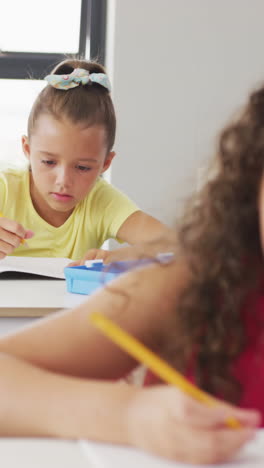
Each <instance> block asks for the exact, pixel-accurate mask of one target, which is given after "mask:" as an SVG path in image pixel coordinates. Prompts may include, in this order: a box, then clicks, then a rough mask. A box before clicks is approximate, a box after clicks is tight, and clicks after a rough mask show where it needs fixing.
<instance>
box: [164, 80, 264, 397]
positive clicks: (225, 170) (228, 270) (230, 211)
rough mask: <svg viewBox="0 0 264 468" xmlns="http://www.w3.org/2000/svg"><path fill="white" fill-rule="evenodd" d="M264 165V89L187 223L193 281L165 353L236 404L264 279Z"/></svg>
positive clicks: (186, 250)
mask: <svg viewBox="0 0 264 468" xmlns="http://www.w3.org/2000/svg"><path fill="white" fill-rule="evenodd" d="M263 163H264V86H263V87H261V88H260V89H259V90H256V91H254V92H253V93H252V94H251V95H250V97H249V100H248V103H247V104H246V106H245V108H244V109H243V110H242V112H241V113H240V115H239V116H238V117H236V118H235V119H234V120H233V121H232V123H231V124H230V125H228V126H227V127H226V128H225V129H224V130H223V131H222V133H221V135H220V138H219V143H218V149H217V154H216V157H215V160H214V164H213V166H212V167H211V170H212V169H213V171H212V172H211V177H210V178H209V179H208V181H207V183H206V184H205V186H204V187H203V188H202V189H201V191H200V193H198V194H196V195H195V196H194V197H193V199H192V200H191V201H190V203H189V205H188V206H187V208H186V211H185V213H184V216H183V219H182V220H181V222H180V225H179V231H178V241H179V247H180V249H181V251H182V253H183V254H184V256H185V258H186V259H187V262H188V265H189V268H190V271H191V278H192V279H191V282H190V283H189V285H188V287H187V288H186V290H185V291H184V293H183V294H182V296H181V299H180V302H179V304H178V306H177V310H176V312H175V315H174V317H173V322H174V324H173V328H174V332H171V336H170V338H168V343H169V345H168V346H166V349H164V354H165V355H166V357H167V358H168V357H169V360H170V361H171V362H172V363H173V364H174V365H175V366H176V367H178V368H179V369H180V370H181V371H183V372H184V371H185V372H187V371H188V369H189V370H190V366H191V367H193V370H194V373H195V377H196V381H197V383H198V384H199V385H200V386H201V387H202V388H204V389H205V390H207V391H209V392H211V393H213V394H218V395H221V396H222V397H225V398H226V399H228V400H229V401H238V398H239V395H240V387H239V384H238V382H236V381H235V379H234V377H233V376H232V363H233V362H234V359H235V358H236V357H238V355H239V354H240V353H241V351H242V350H243V349H244V347H245V344H246V339H245V330H244V324H243V319H242V317H241V310H242V309H241V308H242V307H243V304H244V302H245V300H246V298H247V297H249V295H250V292H251V291H252V290H254V289H255V288H258V287H259V284H260V278H261V274H263V263H262V258H263V253H262V248H261V239H260V227H259V213H258V198H259V189H260V182H261V178H262V175H263ZM250 313H253V311H250ZM192 364H193V366H192Z"/></svg>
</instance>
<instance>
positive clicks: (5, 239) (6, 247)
mask: <svg viewBox="0 0 264 468" xmlns="http://www.w3.org/2000/svg"><path fill="white" fill-rule="evenodd" d="M33 236H34V233H33V232H32V231H29V230H26V229H25V228H23V226H21V224H19V223H17V222H16V221H12V220H11V219H8V218H4V217H0V259H2V258H4V257H5V256H6V255H10V254H11V253H12V252H13V250H14V249H16V248H17V247H18V246H19V245H20V243H21V242H22V241H23V239H30V238H31V237H33Z"/></svg>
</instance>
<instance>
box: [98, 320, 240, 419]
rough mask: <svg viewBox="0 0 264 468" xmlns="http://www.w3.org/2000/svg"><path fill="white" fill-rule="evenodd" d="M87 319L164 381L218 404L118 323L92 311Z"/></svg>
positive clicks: (200, 399) (196, 397)
mask: <svg viewBox="0 0 264 468" xmlns="http://www.w3.org/2000/svg"><path fill="white" fill-rule="evenodd" d="M89 319H90V320H91V321H92V323H93V324H94V325H95V326H96V327H97V328H99V329H100V330H101V331H102V332H103V333H104V334H105V335H106V336H108V338H110V339H111V340H112V341H113V342H114V343H116V344H117V345H118V346H120V348H122V349H124V350H125V351H127V352H128V353H129V354H130V355H131V356H133V357H134V358H136V359H137V360H138V361H139V362H141V363H143V364H145V365H146V366H148V367H149V369H151V370H152V371H153V372H154V373H155V374H156V375H158V376H159V377H161V378H162V379H163V380H164V381H165V382H167V383H169V384H172V385H175V386H176V387H178V388H180V389H181V390H182V391H183V392H185V393H187V394H188V395H190V396H192V397H193V398H195V399H196V400H198V401H201V402H202V403H205V404H206V405H209V406H212V405H217V404H219V401H218V400H217V399H216V398H214V397H211V396H210V395H208V394H207V393H205V392H203V391H202V390H200V389H199V388H197V387H196V386H195V385H193V384H192V383H190V382H189V381H188V380H187V379H185V377H183V376H182V375H181V374H180V373H179V372H177V371H176V370H175V369H173V367H171V366H169V365H168V364H167V363H166V362H165V361H163V360H162V359H160V358H159V357H158V356H157V355H156V354H155V353H153V352H152V351H150V350H149V349H148V348H146V346H144V345H143V344H142V343H140V342H139V341H138V340H137V339H136V338H134V337H133V336H131V335H130V334H129V333H127V332H125V331H124V330H122V329H121V328H120V327H119V326H118V325H116V324H115V323H113V322H112V321H111V320H110V319H108V318H106V317H105V316H104V315H102V314H100V313H98V312H93V313H92V314H90V316H89ZM226 424H227V426H229V427H232V428H239V427H241V424H240V423H239V421H237V420H236V419H234V418H228V419H227V420H226Z"/></svg>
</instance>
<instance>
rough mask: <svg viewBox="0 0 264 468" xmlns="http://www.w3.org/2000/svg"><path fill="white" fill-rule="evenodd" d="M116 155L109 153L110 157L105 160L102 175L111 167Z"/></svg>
mask: <svg viewBox="0 0 264 468" xmlns="http://www.w3.org/2000/svg"><path fill="white" fill-rule="evenodd" d="M115 155H116V154H115V152H114V151H110V153H108V155H107V156H106V158H105V162H104V165H103V169H102V172H101V174H103V172H105V171H106V170H107V169H108V168H109V167H110V166H111V163H112V161H113V158H114V157H115Z"/></svg>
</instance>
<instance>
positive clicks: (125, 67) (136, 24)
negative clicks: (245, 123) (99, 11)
mask: <svg viewBox="0 0 264 468" xmlns="http://www.w3.org/2000/svg"><path fill="white" fill-rule="evenodd" d="M108 7H109V30H108V33H109V36H110V39H111V40H110V41H109V50H108V63H107V67H108V69H109V70H110V73H112V75H113V76H112V81H113V88H114V89H113V91H114V92H113V97H114V102H115V105H116V109H117V117H118V135H117V142H116V151H117V155H118V156H117V158H116V160H115V161H114V163H113V167H112V173H111V177H112V182H113V183H114V184H115V185H116V186H118V187H119V188H121V189H123V190H124V191H125V192H126V193H128V194H129V195H130V196H131V197H132V198H133V199H134V200H135V201H136V202H137V203H138V204H139V205H140V206H141V207H142V209H144V210H145V211H147V212H149V213H150V214H152V215H154V216H156V217H158V218H160V219H161V220H163V221H164V222H167V223H169V224H171V223H172V222H173V219H174V216H175V214H176V212H177V210H178V208H179V206H180V201H181V199H182V198H183V197H184V196H185V195H186V194H188V193H190V191H191V190H192V189H193V188H194V187H195V184H196V178H197V169H198V168H199V167H201V166H202V165H203V163H204V162H205V160H206V158H207V157H208V156H209V155H210V154H211V152H212V149H213V148H214V142H215V136H216V132H218V130H219V129H220V128H221V126H222V125H223V124H224V123H225V122H226V121H227V119H229V117H230V116H231V115H232V113H233V112H234V111H235V110H236V109H237V108H238V107H239V106H240V105H241V104H242V103H243V102H244V100H245V97H246V96H247V93H248V92H249V91H250V90H251V89H252V87H253V86H255V85H256V84H259V82H261V81H262V80H264V50H263V43H264V27H263V18H264V1H263V0H109V5H108Z"/></svg>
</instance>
